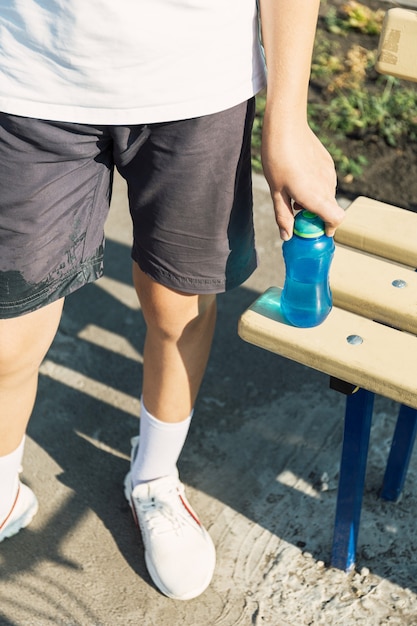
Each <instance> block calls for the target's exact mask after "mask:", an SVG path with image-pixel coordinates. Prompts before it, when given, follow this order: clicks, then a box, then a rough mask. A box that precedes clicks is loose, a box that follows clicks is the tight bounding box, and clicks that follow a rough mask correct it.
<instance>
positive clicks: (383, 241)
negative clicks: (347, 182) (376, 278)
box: [335, 196, 417, 269]
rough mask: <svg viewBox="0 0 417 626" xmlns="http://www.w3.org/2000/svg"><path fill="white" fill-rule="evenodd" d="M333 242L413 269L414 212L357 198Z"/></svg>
mask: <svg viewBox="0 0 417 626" xmlns="http://www.w3.org/2000/svg"><path fill="white" fill-rule="evenodd" d="M335 241H336V242H339V243H342V244H345V245H348V246H352V247H353V248H357V249H359V250H363V251H365V252H370V253H371V254H377V255H379V256H381V257H384V258H386V259H391V260H392V261H396V262H398V263H403V264H404V265H408V266H410V267H412V268H414V269H416V268H417V213H412V212H411V211H407V210H405V209H401V208H399V207H396V206H393V205H391V204H386V203H385V202H379V201H377V200H372V199H371V198H366V197H364V196H359V197H358V198H356V200H354V201H353V202H352V204H351V205H350V206H349V207H348V209H347V210H346V218H345V220H344V221H343V223H342V224H341V226H339V228H338V229H337V231H336V235H335Z"/></svg>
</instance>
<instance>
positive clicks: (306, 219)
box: [294, 210, 325, 239]
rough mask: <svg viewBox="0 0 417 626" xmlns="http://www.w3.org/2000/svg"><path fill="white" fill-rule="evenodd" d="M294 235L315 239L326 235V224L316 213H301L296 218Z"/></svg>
mask: <svg viewBox="0 0 417 626" xmlns="http://www.w3.org/2000/svg"><path fill="white" fill-rule="evenodd" d="M294 234H295V235H298V236H299V237H303V238H304V239H313V238H314V237H320V236H321V235H324V234H325V228H324V222H323V220H322V219H321V217H319V216H318V215H316V214H315V213H310V211H305V210H303V211H300V212H299V213H297V215H296V216H295V222H294Z"/></svg>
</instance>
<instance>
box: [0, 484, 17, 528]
mask: <svg viewBox="0 0 417 626" xmlns="http://www.w3.org/2000/svg"><path fill="white" fill-rule="evenodd" d="M19 493H20V483H19V485H18V487H17V494H16V498H15V499H14V502H13V506H12V508H11V509H10V512H9V514H8V515H7V516H6V518H5V519H4V520H3V522H2V524H1V525H0V530H2V529H3V528H4V527H5V526H6V524H7V521H8V520H9V519H10V516H11V514H12V513H13V511H14V507H15V506H16V503H17V500H18V498H19Z"/></svg>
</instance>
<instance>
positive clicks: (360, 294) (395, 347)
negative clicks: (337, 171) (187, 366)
mask: <svg viewBox="0 0 417 626" xmlns="http://www.w3.org/2000/svg"><path fill="white" fill-rule="evenodd" d="M335 242H336V250H335V256H334V260H333V263H332V268H331V274H330V283H331V288H332V293H333V304H334V306H333V309H332V311H331V312H330V315H329V316H328V318H327V319H326V320H325V321H324V322H323V324H321V325H320V326H317V327H315V328H296V327H294V326H291V325H290V324H289V323H288V322H286V320H285V319H284V318H283V316H282V315H281V311H280V294H281V291H282V289H281V288H280V287H271V288H270V289H268V290H267V291H266V292H265V293H263V294H262V295H260V296H259V297H258V298H257V299H256V301H255V302H254V303H253V304H252V305H251V306H250V307H249V309H247V310H246V311H245V312H244V313H243V314H242V316H241V318H240V320H239V326H238V332H239V335H240V337H241V338H242V339H244V340H245V341H247V342H249V343H252V344H254V345H256V346H259V347H261V348H264V349H266V350H269V351H271V352H274V353H276V354H279V355H281V356H284V357H286V358H288V359H291V360H293V361H296V362H298V363H302V364H303V365H307V366H309V367H311V368H313V369H316V370H318V371H321V372H324V373H325V374H328V375H329V376H330V385H331V387H332V388H333V389H336V390H338V391H341V392H343V393H345V394H346V408H345V419H344V435H343V446H342V455H341V462H340V475H339V486H338V494H337V505H336V518H335V525H334V536H333V547H332V555H331V564H332V566H334V567H337V568H339V569H343V570H345V571H350V570H351V569H353V567H354V565H355V556H356V551H357V541H358V532H359V523H360V513H361V506H362V496H363V488H364V482H365V471H366V461H367V455H368V447H369V438H370V429H371V422H372V409H373V400H374V396H375V394H380V395H382V396H385V397H387V398H390V399H392V400H395V401H397V402H399V403H400V404H401V408H400V411H399V416H398V420H397V425H396V429H395V433H394V437H393V441H392V445H391V450H390V454H389V457H388V461H387V467H386V471H385V476H384V479H383V485H382V491H381V496H382V497H383V498H384V499H387V500H396V499H397V498H398V497H399V495H400V493H401V490H402V487H403V484H404V480H405V477H406V473H407V469H408V464H409V460H410V456H411V453H412V449H413V444H414V439H415V435H416V429H417V272H416V271H415V269H416V268H417V214H415V213H412V212H409V211H406V210H404V209H401V208H398V207H395V206H391V205H388V204H385V203H383V202H378V201H376V200H372V199H370V198H366V197H359V198H357V199H356V200H355V201H354V202H353V203H352V204H351V205H350V206H349V208H348V209H347V211H346V218H345V220H344V222H343V224H342V225H341V226H340V227H339V229H338V230H337V233H336V236H335Z"/></svg>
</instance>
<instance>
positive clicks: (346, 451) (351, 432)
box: [331, 389, 374, 571]
mask: <svg viewBox="0 0 417 626" xmlns="http://www.w3.org/2000/svg"><path fill="white" fill-rule="evenodd" d="M373 404H374V394H373V393H371V392H370V391H365V390H364V389H359V390H358V391H357V392H356V393H353V394H352V395H350V396H346V411H345V428H344V436H343V449H342V459H341V462H340V477H339V487H338V494H337V505H336V519H335V526H334V536H333V548H332V558H331V564H332V566H333V567H337V568H338V569H342V570H345V571H350V570H351V569H352V568H353V567H354V565H355V557H356V545H357V539H358V532H359V521H360V515H361V507H362V496H363V489H364V483H365V473H366V460H367V456H368V447H369V436H370V431H371V423H372V410H373Z"/></svg>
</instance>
